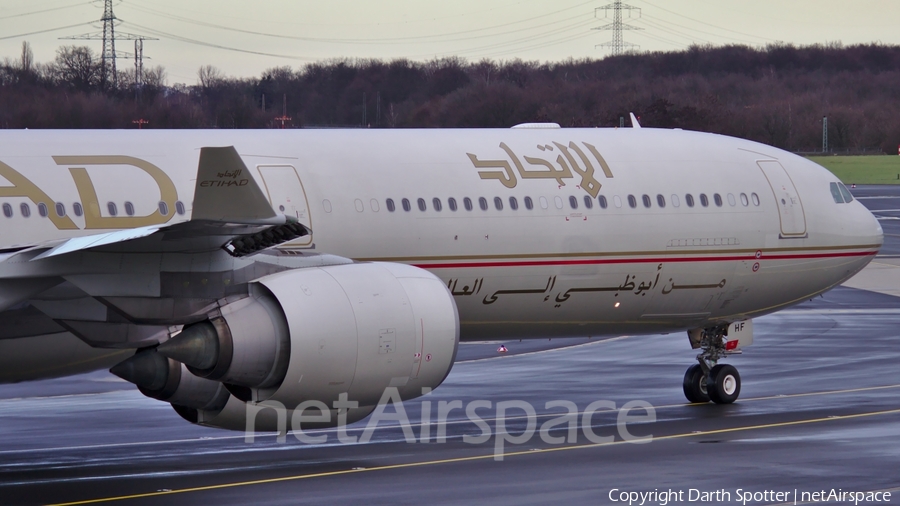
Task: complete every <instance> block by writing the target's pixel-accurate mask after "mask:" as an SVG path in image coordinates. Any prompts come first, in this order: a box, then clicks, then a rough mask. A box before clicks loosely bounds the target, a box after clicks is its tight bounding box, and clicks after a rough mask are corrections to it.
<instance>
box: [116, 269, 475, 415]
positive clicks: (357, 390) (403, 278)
mask: <svg viewBox="0 0 900 506" xmlns="http://www.w3.org/2000/svg"><path fill="white" fill-rule="evenodd" d="M458 342H459V317H458V315H457V312H456V304H455V302H454V301H453V297H452V295H451V294H450V292H449V290H448V289H447V287H446V285H445V284H444V283H443V282H442V281H441V280H440V279H438V278H437V277H436V276H434V275H433V274H431V273H429V272H427V271H425V270H423V269H419V268H416V267H412V266H408V265H403V264H392V263H365V264H349V265H336V266H328V267H318V268H307V269H297V270H291V271H286V272H282V273H278V274H273V275H270V276H266V277H263V278H261V279H259V280H257V281H256V282H254V283H252V284H251V290H250V296H249V297H246V298H243V299H240V300H237V301H233V302H230V303H227V304H224V305H223V306H221V307H220V309H219V310H217V311H216V312H215V313H214V314H211V315H210V319H209V320H207V321H204V322H200V323H196V324H193V325H189V326H186V327H185V328H184V329H183V330H182V332H181V333H180V334H178V335H176V336H175V337H173V338H172V339H170V340H169V341H167V342H165V343H163V344H161V345H160V346H159V347H157V348H156V353H157V354H158V355H159V358H163V357H167V358H168V359H171V360H174V361H178V362H180V363H182V364H185V366H186V369H187V370H188V371H190V372H191V373H193V375H195V376H196V377H197V379H198V380H201V379H205V380H206V381H208V382H210V383H222V384H224V385H225V386H226V387H227V389H228V391H229V392H231V394H232V396H233V398H232V399H231V400H229V401H228V405H229V407H223V406H216V409H213V410H210V409H203V408H198V407H197V406H196V403H194V404H195V405H186V404H184V403H181V404H177V403H173V404H177V405H178V406H181V408H179V407H176V410H178V411H179V413H180V414H181V415H182V416H184V417H185V418H187V419H188V420H191V421H197V422H199V423H203V424H205V425H213V426H218V427H223V428H231V429H244V428H245V426H244V425H243V422H244V418H245V417H244V414H243V413H244V410H245V409H246V406H244V405H243V403H244V402H247V403H249V404H248V405H249V406H254V405H256V403H260V404H258V405H259V406H267V405H268V406H272V405H278V406H283V407H284V408H285V409H287V410H292V409H294V408H296V407H297V406H298V405H300V404H301V403H303V402H304V401H318V402H320V403H323V404H324V405H325V406H327V407H329V408H331V407H332V406H333V405H334V403H335V402H336V401H338V402H346V401H349V402H355V403H357V406H359V407H358V408H357V409H351V410H350V415H349V419H348V423H349V422H350V421H352V419H354V418H355V419H359V418H362V417H365V416H366V415H367V414H368V413H369V412H371V410H372V409H374V406H375V405H376V404H377V403H378V401H379V400H380V399H381V398H382V395H383V394H384V393H385V389H387V388H388V387H394V388H396V389H397V393H398V394H399V396H400V398H401V399H404V400H406V399H411V398H414V397H418V396H420V395H422V393H423V391H422V390H423V388H427V389H433V388H435V387H437V386H438V385H440V384H441V382H442V381H443V380H444V378H446V376H447V374H448V373H449V372H450V368H451V367H452V365H453V361H454V359H455V357H456V349H457V345H458ZM157 362H158V360H157ZM117 367H118V366H117ZM159 368H160V369H161V368H162V366H159ZM185 372H186V371H185ZM182 381H184V375H182ZM156 383H157V384H159V383H162V381H161V380H157V382H156ZM155 386H158V385H155ZM157 398H158V397H157ZM237 401H243V402H240V403H239V402H237ZM184 407H186V408H187V409H183V408H184ZM345 412H346V410H345ZM334 413H337V411H334ZM333 421H334V422H335V423H336V420H334V419H333ZM331 425H332V426H333V425H334V423H332V424H331Z"/></svg>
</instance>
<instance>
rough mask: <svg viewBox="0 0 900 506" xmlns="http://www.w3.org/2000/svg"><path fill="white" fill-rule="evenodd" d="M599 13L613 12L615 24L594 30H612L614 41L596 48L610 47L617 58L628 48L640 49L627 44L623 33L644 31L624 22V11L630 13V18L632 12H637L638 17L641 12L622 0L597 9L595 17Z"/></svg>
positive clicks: (607, 13)
mask: <svg viewBox="0 0 900 506" xmlns="http://www.w3.org/2000/svg"><path fill="white" fill-rule="evenodd" d="M597 11H604V15H609V11H613V22H612V23H609V24H606V25H603V26H598V27H597V28H594V30H612V32H613V37H612V41H610V42H604V43H602V44H597V45H596V46H594V47H608V48H610V50H611V51H612V55H613V56H617V55H620V54H622V53H623V52H624V51H625V49H626V48H634V47H638V46H637V45H636V44H632V43H630V42H625V41H624V40H623V39H622V31H623V30H643V28H640V27H637V26H632V25H628V24H625V23H623V22H622V11H626V12H628V17H631V13H632V11H637V12H638V16H640V14H641V10H640V9H639V8H637V7H633V6H631V5H628V4H623V3H622V0H616V1H615V2H613V3H611V4H606V5H604V6H603V7H597V8H596V9H594V16H595V17H596V16H597Z"/></svg>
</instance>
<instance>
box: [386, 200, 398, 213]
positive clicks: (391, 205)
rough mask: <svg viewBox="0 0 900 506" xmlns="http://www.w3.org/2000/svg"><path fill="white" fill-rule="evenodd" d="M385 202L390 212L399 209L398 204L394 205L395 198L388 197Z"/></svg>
mask: <svg viewBox="0 0 900 506" xmlns="http://www.w3.org/2000/svg"><path fill="white" fill-rule="evenodd" d="M384 204H385V205H386V206H387V210H388V212H391V213H392V212H394V211H396V210H397V206H395V205H394V199H387V200H385V201H384Z"/></svg>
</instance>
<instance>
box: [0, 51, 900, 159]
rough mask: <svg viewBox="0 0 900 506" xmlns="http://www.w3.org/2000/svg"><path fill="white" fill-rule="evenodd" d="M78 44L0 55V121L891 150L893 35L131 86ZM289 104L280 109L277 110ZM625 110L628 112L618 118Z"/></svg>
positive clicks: (317, 68)
mask: <svg viewBox="0 0 900 506" xmlns="http://www.w3.org/2000/svg"><path fill="white" fill-rule="evenodd" d="M102 74H103V73H102V68H101V65H100V61H99V58H98V57H97V55H96V54H95V53H94V52H93V51H92V50H91V49H89V48H88V47H77V46H66V47H61V48H60V49H59V50H58V52H57V56H56V58H55V59H54V61H52V62H49V63H45V64H38V63H35V62H34V61H33V58H32V57H31V56H30V49H29V48H28V46H27V44H23V49H22V54H21V55H20V56H19V57H17V58H7V59H6V60H4V62H3V63H2V65H0V128H136V125H135V124H134V123H133V121H134V120H136V119H144V120H146V121H148V122H149V123H147V124H146V125H145V128H277V127H280V126H281V123H282V120H279V119H277V118H280V117H282V116H285V117H289V118H290V119H285V120H283V121H284V124H285V127H288V128H297V127H363V126H365V127H370V128H408V127H508V126H511V125H514V124H517V123H523V122H547V121H549V122H556V123H559V124H561V125H563V126H581V127H588V126H589V127H593V126H618V125H619V124H620V121H621V118H627V117H628V113H629V112H634V113H635V114H636V115H638V116H639V117H640V118H641V123H642V124H643V125H644V126H647V127H665V128H684V129H691V130H702V131H707V132H717V133H723V134H727V135H734V136H738V137H743V138H748V139H754V140H758V141H761V142H764V143H767V144H771V145H774V146H778V147H781V148H785V149H789V150H793V151H808V152H812V151H820V150H821V148H822V118H823V117H826V116H827V117H828V138H829V147H830V148H831V149H833V150H835V151H858V152H863V151H866V152H871V151H884V152H886V153H896V152H897V151H896V150H897V146H898V144H900V46H885V45H880V44H872V45H856V46H849V47H843V46H841V45H840V44H829V45H825V46H822V45H814V46H806V47H796V46H792V45H784V44H776V45H770V46H768V47H765V48H751V47H747V46H724V47H697V46H695V47H691V48H690V49H688V50H685V51H679V52H656V53H644V54H629V55H623V56H617V57H608V58H605V59H602V60H568V61H564V62H557V63H537V62H525V61H520V60H513V61H509V62H500V63H498V62H494V61H490V60H482V61H478V62H467V61H465V60H462V59H457V58H445V59H439V60H433V61H429V62H424V63H420V62H412V61H408V60H394V61H389V62H384V61H379V60H332V61H327V62H320V63H313V64H309V65H306V66H304V67H302V68H298V69H294V68H290V67H279V68H273V69H270V70H267V71H266V72H264V73H263V75H262V76H260V77H258V78H234V77H228V76H225V75H223V73H222V72H221V71H219V70H218V69H216V68H215V67H211V66H204V67H201V68H200V70H199V71H198V82H199V84H197V85H194V86H186V85H183V84H177V85H174V86H168V85H166V75H165V70H164V69H163V68H161V67H156V68H154V69H151V70H150V71H147V72H145V75H144V76H142V79H141V81H142V82H143V85H142V86H140V87H139V86H137V85H136V80H135V79H134V77H135V76H134V72H133V71H131V72H121V73H120V75H119V76H118V86H113V85H112V79H111V78H110V76H107V79H106V81H105V82H104V80H103V79H102ZM283 113H285V114H283ZM628 124H629V122H628V120H627V119H626V120H625V125H628Z"/></svg>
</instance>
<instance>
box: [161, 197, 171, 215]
mask: <svg viewBox="0 0 900 506" xmlns="http://www.w3.org/2000/svg"><path fill="white" fill-rule="evenodd" d="M159 214H161V215H163V216H168V215H169V204H166V203H165V202H163V201H162V200H160V201H159Z"/></svg>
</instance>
